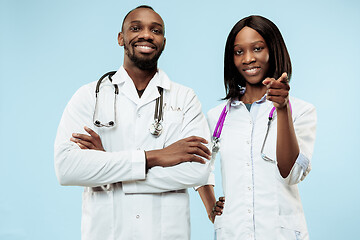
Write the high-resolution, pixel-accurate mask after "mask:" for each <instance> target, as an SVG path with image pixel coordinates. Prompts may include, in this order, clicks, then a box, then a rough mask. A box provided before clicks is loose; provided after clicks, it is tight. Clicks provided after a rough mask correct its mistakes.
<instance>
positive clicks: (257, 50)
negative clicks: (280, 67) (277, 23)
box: [254, 47, 263, 52]
mask: <svg viewBox="0 0 360 240" xmlns="http://www.w3.org/2000/svg"><path fill="white" fill-rule="evenodd" d="M262 49H263V48H262V47H256V48H254V52H260V51H261V50H262Z"/></svg>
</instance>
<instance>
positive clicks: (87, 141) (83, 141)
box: [70, 126, 105, 152]
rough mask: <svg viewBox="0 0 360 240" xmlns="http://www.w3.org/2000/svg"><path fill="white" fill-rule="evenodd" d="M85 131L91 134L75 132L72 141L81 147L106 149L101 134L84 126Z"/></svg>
mask: <svg viewBox="0 0 360 240" xmlns="http://www.w3.org/2000/svg"><path fill="white" fill-rule="evenodd" d="M84 129H85V131H86V132H87V133H89V134H90V136H89V135H87V134H80V133H73V134H72V136H73V137H72V138H70V141H72V142H74V143H76V144H77V145H78V146H79V147H80V148H81V149H93V150H99V151H104V152H105V149H104V147H103V145H102V142H101V139H100V136H99V135H98V134H97V133H96V132H94V131H93V130H91V129H90V128H88V127H86V126H85V127H84Z"/></svg>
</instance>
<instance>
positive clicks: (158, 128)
mask: <svg viewBox="0 0 360 240" xmlns="http://www.w3.org/2000/svg"><path fill="white" fill-rule="evenodd" d="M115 73H116V71H112V72H108V73H105V74H104V75H103V76H102V77H101V78H100V79H99V80H98V82H97V84H96V89H95V98H96V101H95V110H94V115H93V123H94V125H95V126H97V127H114V126H115V124H116V96H117V95H118V94H119V87H118V86H117V84H113V85H114V88H115V91H114V117H113V119H114V120H113V121H109V122H107V123H102V122H101V121H100V120H98V118H97V109H98V94H99V92H100V85H101V83H102V81H103V80H104V78H105V77H108V78H109V80H110V82H112V78H111V77H112V76H113V75H114V74H115ZM158 91H159V93H160V96H159V97H158V98H157V99H156V104H155V113H154V123H152V124H151V125H150V128H149V131H150V133H151V134H152V135H154V136H155V137H158V136H160V134H161V133H162V130H163V126H162V122H163V111H162V110H163V89H162V88H161V87H158Z"/></svg>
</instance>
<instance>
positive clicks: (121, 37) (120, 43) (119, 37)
mask: <svg viewBox="0 0 360 240" xmlns="http://www.w3.org/2000/svg"><path fill="white" fill-rule="evenodd" d="M118 43H119V45H120V46H124V34H123V33H122V32H119V34H118Z"/></svg>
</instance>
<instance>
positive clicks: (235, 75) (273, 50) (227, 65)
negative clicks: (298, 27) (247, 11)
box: [224, 16, 291, 99]
mask: <svg viewBox="0 0 360 240" xmlns="http://www.w3.org/2000/svg"><path fill="white" fill-rule="evenodd" d="M244 27H250V28H252V29H254V30H255V31H257V32H258V33H259V34H260V35H261V36H262V37H263V38H264V40H265V42H266V45H267V46H268V49H269V70H268V72H267V73H266V75H265V76H266V77H272V78H275V79H278V78H279V77H280V76H281V74H282V73H283V72H286V73H287V74H288V79H289V80H290V78H291V61H290V56H289V53H288V51H287V49H286V45H285V42H284V39H283V37H282V36H281V33H280V31H279V29H278V28H277V27H276V25H275V24H274V23H273V22H271V21H270V20H269V19H267V18H264V17H262V16H249V17H246V18H243V19H241V20H240V21H239V22H237V23H236V24H235V26H234V27H233V28H232V29H231V31H230V33H229V36H228V38H227V41H226V45H225V57H224V84H225V90H226V97H225V98H224V99H234V98H237V97H239V96H240V87H245V82H246V81H245V79H244V78H243V76H241V74H240V73H239V70H238V69H237V68H236V66H235V64H234V42H235V38H236V35H237V34H238V33H239V32H240V31H241V29H243V28H244Z"/></svg>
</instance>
